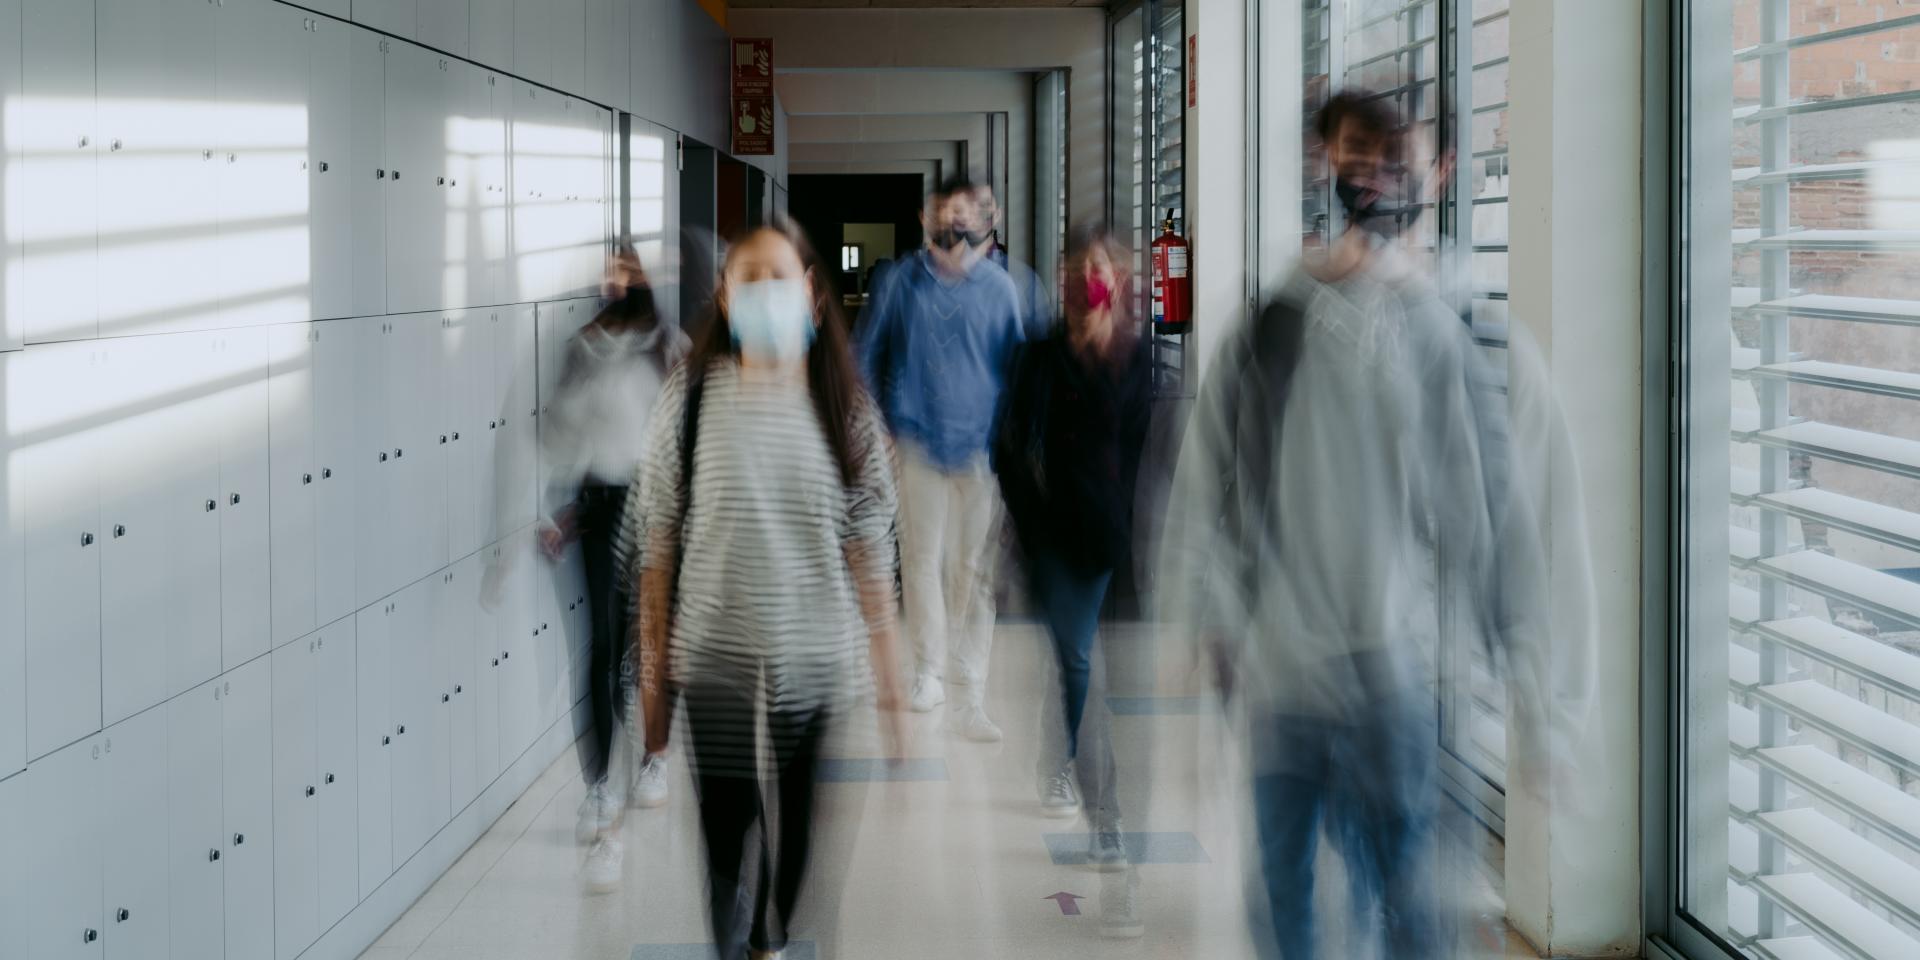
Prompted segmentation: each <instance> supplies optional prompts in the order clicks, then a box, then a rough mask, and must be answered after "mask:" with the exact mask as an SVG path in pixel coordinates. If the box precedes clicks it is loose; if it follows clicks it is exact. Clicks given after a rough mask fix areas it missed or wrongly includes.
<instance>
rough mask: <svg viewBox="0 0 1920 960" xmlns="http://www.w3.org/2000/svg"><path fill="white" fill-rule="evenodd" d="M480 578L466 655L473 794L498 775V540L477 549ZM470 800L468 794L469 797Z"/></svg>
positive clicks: (500, 580)
mask: <svg viewBox="0 0 1920 960" xmlns="http://www.w3.org/2000/svg"><path fill="white" fill-rule="evenodd" d="M480 557H481V560H480V570H479V571H478V572H479V574H480V582H479V583H478V584H477V585H476V586H475V587H474V589H473V590H472V592H471V594H470V596H471V598H472V604H473V605H472V611H473V633H472V635H471V636H470V637H469V647H468V656H470V657H471V658H472V659H473V692H474V698H473V764H474V767H473V791H472V794H473V796H474V797H478V796H479V795H480V792H481V791H483V790H485V789H486V788H487V786H488V785H489V784H491V783H493V781H494V778H495V777H498V776H499V775H500V771H501V769H502V767H501V764H500V723H501V720H500V651H501V650H502V649H503V648H502V647H501V645H500V641H501V636H502V633H503V632H504V628H503V627H502V626H501V622H502V619H503V618H502V617H501V615H500V614H501V609H500V607H501V601H502V600H504V599H505V594H504V592H503V591H504V588H505V575H504V570H503V568H502V567H501V566H500V563H501V559H502V550H501V548H500V546H499V545H498V544H495V545H494V546H491V547H488V548H487V549H485V550H482V551H481V552H480ZM469 800H471V798H469Z"/></svg>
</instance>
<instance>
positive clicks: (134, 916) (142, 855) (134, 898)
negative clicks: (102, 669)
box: [63, 710, 169, 960]
mask: <svg viewBox="0 0 1920 960" xmlns="http://www.w3.org/2000/svg"><path fill="white" fill-rule="evenodd" d="M100 752H101V763H102V764H103V765H104V767H105V773H106V784H105V790H106V792H105V793H104V794H103V795H102V800H103V802H104V805H105V809H104V811H103V813H104V815H105V816H104V819H103V820H102V821H101V822H100V823H99V824H97V825H95V829H98V830H99V831H100V832H101V833H103V834H104V835H105V836H104V840H105V851H106V858H105V860H104V861H103V862H104V864H105V870H106V872H105V886H104V887H103V890H104V892H105V899H104V900H103V901H102V902H103V903H104V904H105V905H106V916H105V925H106V932H105V933H103V934H102V937H103V939H105V940H106V944H107V956H108V957H109V958H114V960H119V958H129V960H131V958H136V957H157V956H163V955H165V954H166V952H167V950H168V947H169V944H168V940H169V931H168V924H167V913H168V894H169V891H168V889H167V814H168V810H167V803H166V797H167V712H166V711H165V710H148V711H147V712H145V713H142V714H140V715H138V716H135V717H131V718H129V719H128V720H126V721H125V722H123V723H119V724H116V725H115V726H112V727H109V728H108V729H107V731H106V733H104V734H102V735H101V748H100ZM63 815H65V816H72V815H73V814H72V812H71V811H66V812H64V814H63Z"/></svg>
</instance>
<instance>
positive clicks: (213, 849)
mask: <svg viewBox="0 0 1920 960" xmlns="http://www.w3.org/2000/svg"><path fill="white" fill-rule="evenodd" d="M224 682H225V681H223V680H209V681H207V682H206V683H204V684H201V685H200V686H198V687H195V688H194V689H192V690H189V691H187V692H186V693H183V694H181V695H179V696H177V697H175V698H173V699H172V700H170V701H168V702H167V705H166V715H167V757H168V759H167V784H168V787H167V811H168V812H167V823H168V829H167V847H168V849H167V865H168V870H167V886H168V888H169V890H170V907H171V915H170V921H169V927H170V929H171V931H172V937H171V943H172V949H173V956H176V957H218V956H222V955H223V954H224V953H225V952H226V942H225V931H226V917H225V895H224V892H223V891H224V890H225V865H224V863H223V861H222V858H221V857H220V856H219V852H220V851H221V850H223V849H224V847H225V844H224V842H223V841H222V839H221V829H222V824H223V823H224V819H223V814H222V808H221V803H222V790H221V784H222V779H221V777H222V773H221V765H222V760H221V752H220V737H221V727H220V710H221V706H220V696H221V694H220V686H221V684H222V683H224ZM116 952H117V951H116Z"/></svg>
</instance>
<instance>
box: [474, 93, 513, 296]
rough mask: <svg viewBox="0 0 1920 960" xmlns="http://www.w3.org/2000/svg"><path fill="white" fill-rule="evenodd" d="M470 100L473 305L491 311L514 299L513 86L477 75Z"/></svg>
mask: <svg viewBox="0 0 1920 960" xmlns="http://www.w3.org/2000/svg"><path fill="white" fill-rule="evenodd" d="M468 79H469V82H470V83H471V84H472V87H473V89H472V92H471V93H470V94H469V107H468V114H469V117H470V122H469V123H468V124H467V125H466V127H465V129H467V130H468V132H469V133H470V134H471V136H472V138H473V142H472V149H471V150H467V151H464V152H465V154H466V158H467V162H468V164H469V169H468V174H467V181H466V184H467V185H466V190H467V192H468V194H469V195H470V196H471V197H472V198H473V201H472V203H473V207H474V209H475V210H476V214H475V215H476V217H477V220H476V222H475V225H474V229H473V231H472V237H473V241H474V244H475V245H474V247H473V248H472V250H471V251H470V260H471V263H472V269H473V271H474V275H475V277H476V278H477V284H476V289H475V292H474V297H473V300H472V303H473V304H475V305H481V304H485V305H488V306H491V305H494V304H499V303H505V302H507V301H510V300H514V299H516V297H515V295H514V293H513V292H512V291H513V276H512V271H511V270H510V269H509V266H510V263H509V261H508V256H509V254H510V252H511V247H510V244H511V241H512V237H511V234H510V230H509V227H510V226H511V224H510V222H509V217H508V203H509V200H510V196H511V194H510V191H509V189H508V183H507V170H508V163H507V108H508V106H509V104H510V103H511V102H512V99H513V85H512V84H511V83H510V82H508V78H507V77H505V76H504V75H501V74H498V73H494V72H492V71H488V70H473V71H471V72H470V73H469V75H468Z"/></svg>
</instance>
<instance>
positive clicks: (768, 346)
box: [727, 280, 813, 363]
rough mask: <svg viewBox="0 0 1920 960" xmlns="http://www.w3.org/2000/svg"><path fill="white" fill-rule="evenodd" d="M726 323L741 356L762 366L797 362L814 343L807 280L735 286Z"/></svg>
mask: <svg viewBox="0 0 1920 960" xmlns="http://www.w3.org/2000/svg"><path fill="white" fill-rule="evenodd" d="M727 324H728V326H730V327H732V328H733V343H734V345H735V346H737V347H739V348H740V353H741V355H743V356H745V357H747V358H749V359H752V360H754V361H756V362H760V363H787V362H791V361H794V360H798V359H800V358H801V357H803V356H804V355H805V354H806V352H807V347H808V346H810V345H812V343H813V303H812V302H811V301H810V300H809V299H808V297H807V284H806V281H805V280H757V281H754V282H752V283H741V284H735V285H734V287H733V288H732V289H731V290H729V291H728V295H727Z"/></svg>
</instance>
